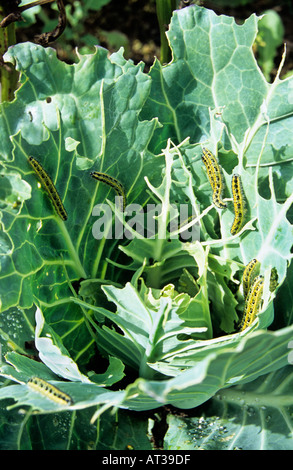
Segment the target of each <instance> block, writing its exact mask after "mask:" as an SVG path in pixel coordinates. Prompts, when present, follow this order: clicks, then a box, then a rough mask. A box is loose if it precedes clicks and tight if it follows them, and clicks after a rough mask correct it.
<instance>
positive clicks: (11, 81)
mask: <svg viewBox="0 0 293 470" xmlns="http://www.w3.org/2000/svg"><path fill="white" fill-rule="evenodd" d="M4 16H5V12H4V10H3V7H2V6H0V21H2V19H3V18H4ZM15 42H16V40H15V24H14V23H12V24H10V25H9V26H7V28H0V61H1V62H0V83H1V101H2V102H3V101H12V100H13V98H14V92H15V90H16V87H17V82H18V72H17V71H16V70H15V69H14V68H13V67H12V66H8V65H5V64H4V63H3V59H2V57H3V54H4V53H5V52H6V51H7V49H8V47H9V46H11V45H13V44H15Z"/></svg>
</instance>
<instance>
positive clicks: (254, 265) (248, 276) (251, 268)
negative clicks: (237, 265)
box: [242, 258, 260, 298]
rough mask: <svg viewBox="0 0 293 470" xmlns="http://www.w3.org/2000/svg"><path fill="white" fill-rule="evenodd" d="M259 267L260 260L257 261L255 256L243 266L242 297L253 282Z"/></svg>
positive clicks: (245, 295)
mask: <svg viewBox="0 0 293 470" xmlns="http://www.w3.org/2000/svg"><path fill="white" fill-rule="evenodd" d="M259 268H260V262H259V261H257V259H256V258H253V259H252V260H251V261H250V262H249V263H248V264H247V266H246V267H245V269H244V272H243V277H242V284H243V294H244V298H246V297H247V294H248V292H249V288H250V286H251V284H252V282H253V279H254V277H255V276H256V274H257V271H259Z"/></svg>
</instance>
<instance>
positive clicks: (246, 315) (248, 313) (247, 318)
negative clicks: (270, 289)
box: [240, 276, 264, 331]
mask: <svg viewBox="0 0 293 470" xmlns="http://www.w3.org/2000/svg"><path fill="white" fill-rule="evenodd" d="M263 288H264V277H263V276H257V277H256V278H254V280H253V283H252V284H251V286H250V289H249V292H248V294H247V297H246V299H245V306H244V312H243V317H242V321H241V324H240V331H243V330H245V328H247V327H248V326H250V325H251V324H252V323H253V322H254V320H255V318H256V315H257V313H258V312H259V309H260V306H261V300H262V293H263Z"/></svg>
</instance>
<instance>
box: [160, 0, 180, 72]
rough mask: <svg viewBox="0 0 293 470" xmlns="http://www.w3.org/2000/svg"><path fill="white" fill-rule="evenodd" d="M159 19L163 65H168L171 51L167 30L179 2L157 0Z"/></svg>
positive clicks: (175, 0) (174, 0)
mask: <svg viewBox="0 0 293 470" xmlns="http://www.w3.org/2000/svg"><path fill="white" fill-rule="evenodd" d="M156 6H157V17H158V22H159V27H160V36H161V59H160V60H161V63H162V64H166V63H168V62H170V60H171V58H172V56H171V49H170V47H169V43H168V39H167V36H166V30H167V27H168V25H169V23H170V20H171V16H172V13H173V10H175V9H176V6H177V0H156Z"/></svg>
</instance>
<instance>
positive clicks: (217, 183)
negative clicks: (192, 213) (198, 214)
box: [202, 148, 227, 209]
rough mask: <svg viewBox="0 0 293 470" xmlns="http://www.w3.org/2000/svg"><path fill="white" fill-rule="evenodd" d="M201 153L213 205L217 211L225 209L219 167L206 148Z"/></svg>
mask: <svg viewBox="0 0 293 470" xmlns="http://www.w3.org/2000/svg"><path fill="white" fill-rule="evenodd" d="M202 151H203V154H202V161H203V163H204V164H205V167H206V170H207V175H208V179H209V182H210V185H211V187H212V190H213V203H214V204H215V206H216V207H218V208H219V209H225V208H226V207H227V205H226V204H225V203H224V202H223V201H222V193H223V189H224V183H223V177H222V173H221V169H220V166H219V164H218V162H217V160H216V158H215V157H214V155H213V154H212V152H210V151H209V150H208V149H206V148H203V149H202Z"/></svg>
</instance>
